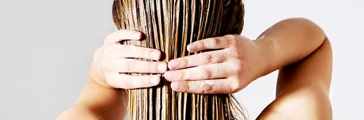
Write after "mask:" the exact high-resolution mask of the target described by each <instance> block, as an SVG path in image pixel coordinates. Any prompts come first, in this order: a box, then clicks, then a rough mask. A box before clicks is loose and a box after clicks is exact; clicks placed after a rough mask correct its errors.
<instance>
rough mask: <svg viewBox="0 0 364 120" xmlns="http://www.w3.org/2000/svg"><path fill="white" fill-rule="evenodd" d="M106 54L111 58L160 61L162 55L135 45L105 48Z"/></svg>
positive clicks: (156, 51)
mask: <svg viewBox="0 0 364 120" xmlns="http://www.w3.org/2000/svg"><path fill="white" fill-rule="evenodd" d="M104 54H105V55H108V56H109V57H111V58H145V59H151V60H159V59H160V58H161V54H162V53H161V51H159V50H157V49H151V48H145V47H137V46H133V45H110V46H106V47H105V50H104Z"/></svg>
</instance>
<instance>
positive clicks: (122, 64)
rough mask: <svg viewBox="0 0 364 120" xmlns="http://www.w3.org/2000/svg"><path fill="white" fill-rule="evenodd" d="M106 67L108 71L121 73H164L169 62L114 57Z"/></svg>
mask: <svg viewBox="0 0 364 120" xmlns="http://www.w3.org/2000/svg"><path fill="white" fill-rule="evenodd" d="M104 68H106V69H107V71H113V72H121V73H164V72H166V71H167V63H165V62H151V61H141V60H136V59H113V60H111V63H109V64H106V65H105V67H104Z"/></svg>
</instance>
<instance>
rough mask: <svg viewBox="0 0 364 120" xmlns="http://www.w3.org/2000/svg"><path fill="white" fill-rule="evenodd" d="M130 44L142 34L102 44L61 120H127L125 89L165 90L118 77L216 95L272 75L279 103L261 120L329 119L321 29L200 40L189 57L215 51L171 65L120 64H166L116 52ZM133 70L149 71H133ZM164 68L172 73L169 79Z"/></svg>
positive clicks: (326, 51) (306, 26) (288, 25)
mask: <svg viewBox="0 0 364 120" xmlns="http://www.w3.org/2000/svg"><path fill="white" fill-rule="evenodd" d="M126 39H132V40H139V39H141V34H140V33H138V32H135V31H128V30H121V31H118V32H115V33H112V34H110V35H109V36H108V37H107V38H106V40H105V44H104V45H103V46H102V47H101V48H100V49H98V50H97V51H96V53H95V57H94V62H93V63H92V64H91V67H90V79H89V80H88V82H87V84H86V85H85V88H84V90H83V92H82V93H81V96H80V98H79V100H78V101H77V103H76V104H75V105H74V106H73V107H71V108H70V109H68V110H66V111H65V112H64V113H62V114H61V116H60V117H59V118H58V119H59V120H78V119H81V118H82V119H90V120H104V119H105V120H120V119H123V118H124V116H125V113H126V104H127V100H128V98H127V95H126V94H125V89H131V88H144V87H152V86H155V85H156V84H158V83H159V82H160V79H159V78H158V77H157V76H142V77H140V76H125V75H120V74H118V73H119V72H144V73H162V74H163V76H164V77H165V78H166V79H167V80H168V81H170V82H172V89H173V90H175V91H180V92H189V93H202V94H218V93H235V92H238V91H240V90H242V89H243V88H245V87H246V86H247V85H249V84H250V83H251V82H253V81H254V80H256V79H258V78H259V77H261V76H264V75H266V74H269V73H271V72H273V71H275V70H279V77H278V83H277V90H276V99H275V100H274V101H273V102H272V103H271V104H269V105H268V106H267V107H266V108H265V109H264V110H263V111H262V113H261V114H260V115H259V117H258V118H257V119H259V120H295V119H297V120H301V119H305V120H306V119H308V120H331V119H332V110H331V104H330V100H329V90H330V82H331V74H332V72H331V71H332V51H331V45H330V42H329V40H328V38H327V37H326V35H325V34H324V32H323V31H322V30H321V28H320V27H318V26H317V25H316V24H314V23H313V22H311V21H309V20H307V19H302V18H292V19H287V20H283V21H281V22H279V23H277V24H275V25H273V26H272V27H271V28H269V29H268V30H266V31H265V32H263V33H262V34H261V36H259V37H258V38H257V40H249V39H248V38H245V37H242V36H239V35H226V36H222V37H216V38H209V39H205V40H201V41H198V42H195V43H192V44H190V45H189V46H188V50H189V51H190V52H195V51H201V50H207V49H218V50H215V51H211V52H205V53H200V54H196V55H193V56H187V57H183V58H178V59H175V60H171V61H170V62H169V63H163V62H140V61H134V60H126V59H123V58H125V57H140V58H148V59H154V60H159V59H160V56H161V53H160V52H159V51H157V50H154V49H147V48H140V47H134V46H125V45H120V44H118V42H120V41H121V40H126ZM123 51H135V52H133V53H130V52H129V53H128V52H123ZM192 61H194V62H192ZM196 61H199V62H196ZM130 64H131V65H140V66H144V67H135V66H134V67H128V66H130ZM113 66H114V67H113ZM145 66H147V67H145ZM158 66H159V67H158ZM225 66H229V67H225ZM167 67H168V68H169V69H171V70H170V71H167ZM190 67H191V68H190ZM195 73H198V74H195Z"/></svg>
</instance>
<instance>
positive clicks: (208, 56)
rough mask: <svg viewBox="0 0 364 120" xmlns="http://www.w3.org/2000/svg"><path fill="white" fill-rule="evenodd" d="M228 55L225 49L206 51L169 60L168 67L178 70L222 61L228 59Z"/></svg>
mask: <svg viewBox="0 0 364 120" xmlns="http://www.w3.org/2000/svg"><path fill="white" fill-rule="evenodd" d="M226 57H227V56H226V54H224V50H217V51H210V52H204V53H199V54H196V55H191V56H186V57H181V58H177V59H174V60H171V61H169V62H168V68H169V69H171V70H177V69H183V68H189V67H194V66H198V65H206V64H215V63H221V62H224V61H225V60H226Z"/></svg>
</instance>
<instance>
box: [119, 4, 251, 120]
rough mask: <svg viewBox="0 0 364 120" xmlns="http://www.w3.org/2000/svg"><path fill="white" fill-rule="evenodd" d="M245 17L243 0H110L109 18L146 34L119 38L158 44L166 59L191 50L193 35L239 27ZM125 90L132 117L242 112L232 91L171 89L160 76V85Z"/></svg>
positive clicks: (206, 119)
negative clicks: (137, 38) (141, 37)
mask: <svg viewBox="0 0 364 120" xmlns="http://www.w3.org/2000/svg"><path fill="white" fill-rule="evenodd" d="M243 18H244V4H243V3H242V1H241V0H114V4H113V19H114V22H115V25H116V27H117V28H118V29H130V30H136V31H140V32H142V33H144V34H145V38H144V39H145V40H142V41H126V42H124V43H122V44H132V45H137V46H142V47H149V48H155V49H159V50H161V51H162V52H164V53H165V56H164V59H163V60H164V61H166V62H168V61H169V60H171V59H174V58H178V57H183V56H187V55H191V54H195V53H189V52H187V50H186V45H187V44H189V43H192V42H194V41H196V40H201V39H204V38H209V37H215V36H223V35H226V34H239V33H241V31H242V29H243V24H244V21H243ZM139 60H145V59H139ZM147 61H150V60H147ZM125 74H131V75H143V74H141V73H125ZM128 93H129V103H128V105H129V107H128V108H129V117H130V120H231V119H244V118H245V117H244V115H243V112H242V111H243V109H242V108H241V107H240V105H239V103H238V102H237V101H236V100H235V99H234V97H233V96H232V95H231V94H218V95H201V94H190V93H179V92H174V91H172V90H171V88H170V83H169V82H167V81H165V80H164V79H163V78H162V82H161V84H160V85H159V86H156V87H152V88H145V89H133V90H128Z"/></svg>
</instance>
